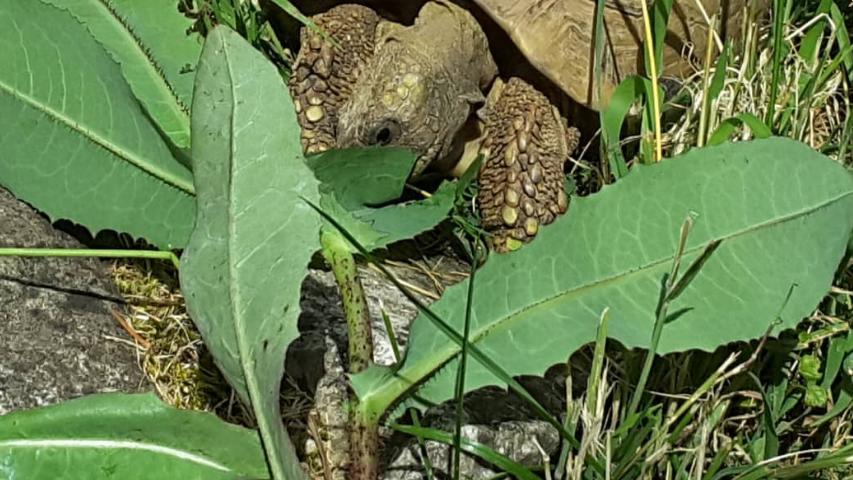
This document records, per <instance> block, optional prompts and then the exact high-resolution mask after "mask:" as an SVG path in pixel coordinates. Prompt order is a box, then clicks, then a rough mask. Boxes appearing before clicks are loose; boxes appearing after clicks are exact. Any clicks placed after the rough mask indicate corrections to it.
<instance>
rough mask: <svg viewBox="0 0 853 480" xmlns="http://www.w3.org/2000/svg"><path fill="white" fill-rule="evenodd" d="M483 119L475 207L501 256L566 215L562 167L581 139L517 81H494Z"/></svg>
mask: <svg viewBox="0 0 853 480" xmlns="http://www.w3.org/2000/svg"><path fill="white" fill-rule="evenodd" d="M484 117H485V118H484V131H483V141H482V143H481V146H480V153H481V154H482V155H483V163H482V165H481V167H480V177H479V180H480V191H479V195H478V196H477V205H478V206H479V209H480V215H481V218H482V222H483V227H484V228H485V229H486V230H488V231H489V232H490V233H491V234H492V237H491V243H492V247H493V248H494V249H495V250H497V251H499V252H505V251H509V250H515V249H517V248H518V247H520V246H521V245H522V243H523V242H528V241H530V240H531V239H532V238H533V237H534V236H535V235H536V233H537V232H538V231H539V227H540V226H541V225H545V224H548V223H551V222H553V221H554V219H555V218H556V217H557V215H561V214H563V213H565V211H566V208H567V207H568V197H567V196H566V191H565V186H564V182H565V177H564V174H563V166H564V164H565V162H566V160H568V159H569V155H570V154H571V153H572V152H573V151H574V150H575V148H577V145H578V139H579V137H580V135H579V132H578V130H577V129H576V128H569V127H568V125H566V124H565V120H563V119H562V117H560V114H559V112H558V111H557V109H556V108H554V106H553V105H551V103H550V102H549V101H548V99H547V98H545V96H544V95H542V93H540V92H538V91H537V90H536V89H535V88H533V87H532V86H530V85H529V84H527V83H526V82H524V81H523V80H521V79H520V78H515V77H513V78H511V79H509V81H508V82H507V83H506V84H503V82H501V81H500V80H498V81H496V82H495V85H494V87H492V91H491V93H490V94H489V99H488V102H487V104H486V112H485V115H484Z"/></svg>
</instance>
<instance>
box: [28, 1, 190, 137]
mask: <svg viewBox="0 0 853 480" xmlns="http://www.w3.org/2000/svg"><path fill="white" fill-rule="evenodd" d="M43 1H45V2H46V3H50V4H52V5H54V6H56V7H59V8H63V9H67V10H68V11H69V12H71V14H72V15H74V17H75V18H76V19H77V20H79V21H80V22H81V23H83V24H84V25H85V26H86V28H87V29H88V30H89V32H90V33H91V34H92V36H94V37H95V39H96V40H97V41H98V42H99V43H100V44H101V45H102V46H104V48H106V49H107V51H108V52H109V53H110V54H111V55H112V56H113V58H114V59H115V61H116V62H118V63H119V65H121V70H122V73H123V74H124V77H125V79H126V80H127V83H128V85H130V88H131V89H132V90H133V93H134V94H135V95H136V98H137V99H139V102H140V103H141V104H142V105H143V107H144V108H145V111H146V113H147V114H148V115H150V116H151V118H152V119H153V120H154V121H155V122H156V124H157V126H158V127H159V129H160V130H161V131H162V132H163V133H164V134H165V135H166V136H167V137H168V138H169V139H170V140H171V141H172V143H173V144H174V145H175V146H177V147H178V148H182V149H183V148H189V146H190V118H189V105H190V102H191V101H192V85H193V79H194V75H193V70H194V68H195V64H196V62H197V61H198V56H199V54H200V53H201V43H200V42H199V41H198V39H197V38H196V37H190V36H188V35H187V34H186V31H187V30H188V29H189V28H190V26H191V24H192V21H191V20H189V19H188V18H186V17H184V16H183V15H181V14H180V12H178V9H177V5H176V3H175V1H174V0H146V1H145V2H138V1H135V0H106V1H105V0H43Z"/></svg>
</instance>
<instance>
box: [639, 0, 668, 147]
mask: <svg viewBox="0 0 853 480" xmlns="http://www.w3.org/2000/svg"><path fill="white" fill-rule="evenodd" d="M640 5H642V7H643V26H644V29H645V34H646V40H645V42H644V43H645V44H646V55H648V56H649V62H648V64H649V70H650V72H649V76H651V81H652V98H651V101H652V117H653V118H652V121H653V122H654V129H655V162H659V161H661V159H662V158H663V146H662V143H663V141H662V139H661V129H660V99H659V98H658V66H657V60H656V56H655V46H654V41H653V40H652V23H651V20H650V19H649V7H648V6H646V2H645V1H642V2H640Z"/></svg>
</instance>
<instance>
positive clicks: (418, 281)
mask: <svg viewBox="0 0 853 480" xmlns="http://www.w3.org/2000/svg"><path fill="white" fill-rule="evenodd" d="M439 268H440V269H441V270H444V271H446V275H447V276H448V277H453V278H457V276H456V275H455V272H460V271H465V267H464V266H461V265H460V264H458V263H457V262H451V261H449V260H445V261H443V263H442V266H439ZM392 270H393V271H394V273H395V275H397V277H398V278H400V279H401V280H403V281H405V282H407V283H408V284H410V285H414V286H415V287H416V288H418V289H419V292H414V293H415V295H416V296H417V297H418V298H419V299H420V300H421V301H423V302H424V303H426V304H429V303H430V302H431V301H432V300H433V297H431V296H430V295H436V296H437V294H438V292H437V287H436V285H435V283H434V282H433V281H432V280H431V279H430V278H429V276H428V275H426V274H425V273H419V272H415V271H413V270H412V269H407V268H392ZM438 274H439V275H441V273H440V272H439V273H438ZM359 276H360V278H361V281H362V284H363V285H364V290H365V293H366V295H367V302H368V307H369V309H370V318H371V324H372V326H373V359H374V362H375V363H377V364H379V365H392V364H393V363H394V362H395V359H394V352H393V350H392V348H391V342H390V340H389V336H388V333H387V331H386V329H385V323H384V321H383V320H382V312H383V311H384V312H385V314H387V315H388V318H389V320H390V322H391V325H392V328H393V329H394V333H395V337H396V338H397V342H398V343H399V345H400V349H401V353H402V350H403V349H404V348H405V345H406V339H407V338H408V335H409V325H410V324H411V322H412V320H414V318H415V317H416V316H417V307H416V306H415V305H414V304H413V303H412V302H410V301H409V300H408V299H407V298H406V297H405V295H403V294H402V293H401V292H400V291H399V290H398V289H397V288H396V287H395V286H394V285H393V284H392V283H391V282H390V281H389V280H388V279H386V278H385V277H384V276H383V275H382V274H381V273H379V272H377V271H375V270H374V269H371V268H368V267H366V266H359ZM426 292H428V293H429V294H430V295H426V294H425V293H426ZM300 306H301V308H302V313H301V315H300V317H299V332H300V337H299V338H298V339H297V340H295V341H294V342H293V343H291V344H290V346H289V347H288V351H287V360H286V362H285V364H286V365H287V370H288V374H289V375H290V376H291V377H292V378H294V379H295V380H297V382H298V383H299V385H300V386H301V387H302V388H305V389H307V390H308V391H311V392H313V391H314V388H315V387H316V385H317V382H318V381H319V380H320V378H321V377H322V376H323V372H324V368H323V354H324V352H325V351H326V344H325V339H326V337H327V336H328V337H329V338H331V339H332V340H333V341H334V342H335V344H336V345H337V346H338V350H339V351H340V352H341V354H342V355H343V356H344V359H345V358H346V351H347V329H346V320H345V319H344V312H343V310H342V308H341V297H340V294H339V293H338V287H337V285H336V284H335V279H334V277H333V276H332V273H331V272H326V271H323V270H318V269H313V268H312V269H310V270H309V272H308V276H307V277H306V279H305V281H304V282H303V284H302V299H301V302H300Z"/></svg>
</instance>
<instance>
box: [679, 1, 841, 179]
mask: <svg viewBox="0 0 853 480" xmlns="http://www.w3.org/2000/svg"><path fill="white" fill-rule="evenodd" d="M779 15H786V14H785V13H784V12H780V13H779ZM746 18H747V19H748V21H746V22H744V24H745V31H744V33H743V36H742V38H741V39H739V41H738V42H737V44H734V45H730V46H729V47H730V48H731V51H730V52H731V53H730V55H729V56H728V61H727V62H726V63H725V64H721V62H718V63H717V64H716V65H711V66H710V68H705V69H701V68H697V70H696V71H695V73H694V74H693V75H691V76H689V77H688V78H686V79H685V80H684V83H683V87H682V91H681V92H680V94H678V95H676V97H675V101H674V102H672V103H670V104H669V105H668V106H669V108H670V109H675V110H681V111H682V114H681V115H679V116H678V117H677V120H676V121H674V122H671V123H670V124H669V125H668V128H667V131H666V135H665V140H664V141H665V145H664V146H665V148H666V149H667V151H668V152H669V154H670V155H676V154H678V153H681V152H683V151H685V150H687V149H689V148H691V147H692V146H694V145H696V144H697V143H701V142H703V141H704V140H706V139H707V138H702V137H703V131H702V130H703V129H702V122H703V121H704V122H707V125H706V128H705V129H704V135H710V134H711V133H713V132H714V131H715V130H716V129H717V128H718V127H719V126H720V125H722V124H724V123H726V122H730V121H731V120H730V119H734V118H736V117H738V116H741V117H742V116H744V115H749V116H751V117H754V118H756V119H762V120H764V124H765V125H766V127H767V128H768V129H769V130H770V131H772V132H773V133H774V134H776V135H783V136H788V137H791V138H794V139H796V140H799V141H802V142H804V143H806V144H808V145H810V146H811V147H812V148H814V149H816V150H819V151H821V152H823V153H825V154H827V155H829V156H832V157H834V158H836V159H837V160H839V161H841V162H844V163H847V164H850V163H853V156H851V150H850V149H849V148H846V147H845V144H846V142H848V141H849V138H850V130H851V121H850V120H849V118H850V116H849V115H848V112H849V111H850V99H851V90H850V88H851V85H850V77H849V76H848V72H846V71H845V63H847V62H850V61H851V59H853V57H851V55H852V54H853V52H851V51H850V49H849V37H848V36H847V31H846V27H845V25H844V22H843V21H840V19H839V18H834V17H832V16H831V15H829V14H828V13H824V14H817V15H816V16H815V14H814V13H813V12H811V13H809V12H806V11H805V10H801V11H800V17H798V18H791V17H787V18H785V19H784V21H783V22H782V23H783V30H782V31H781V32H779V35H778V38H776V37H777V35H776V33H775V32H774V31H773V28H774V27H773V25H771V24H770V22H767V21H766V19H762V18H761V17H758V16H756V15H755V14H754V13H749V14H747V15H746ZM762 20H764V21H762ZM779 44H781V46H782V48H781V49H780V50H777V48H776V47H777V45H779ZM716 53H720V52H716ZM712 77H713V79H714V80H713V81H714V82H718V85H717V88H716V91H714V90H713V89H712V90H711V91H710V92H709V89H708V88H707V84H708V83H709V81H711V78H712ZM709 94H710V95H713V98H708V96H709ZM738 125H739V127H738V128H737V129H736V132H735V134H734V138H733V140H748V139H750V138H753V137H754V136H755V133H756V132H754V131H753V129H751V128H750V127H749V126H748V124H744V122H738Z"/></svg>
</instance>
